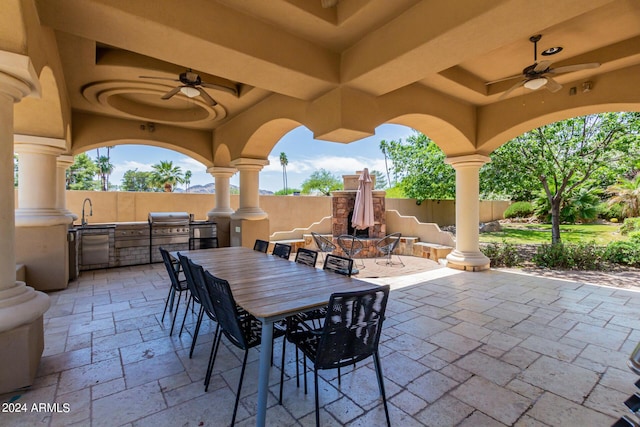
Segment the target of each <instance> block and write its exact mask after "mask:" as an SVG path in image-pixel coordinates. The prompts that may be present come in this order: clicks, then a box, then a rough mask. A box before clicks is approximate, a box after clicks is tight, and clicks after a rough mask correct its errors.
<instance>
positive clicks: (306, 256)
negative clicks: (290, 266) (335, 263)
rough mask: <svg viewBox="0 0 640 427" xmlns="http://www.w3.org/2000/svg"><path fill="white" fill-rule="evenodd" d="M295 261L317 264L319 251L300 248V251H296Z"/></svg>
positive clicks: (313, 265)
mask: <svg viewBox="0 0 640 427" xmlns="http://www.w3.org/2000/svg"><path fill="white" fill-rule="evenodd" d="M295 261H296V262H297V263H298V264H304V265H309V266H311V267H315V266H316V262H317V261H318V252H316V251H313V250H311V249H306V248H300V249H298V252H296V259H295Z"/></svg>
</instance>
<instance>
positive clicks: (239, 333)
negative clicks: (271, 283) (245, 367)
mask: <svg viewBox="0 0 640 427" xmlns="http://www.w3.org/2000/svg"><path fill="white" fill-rule="evenodd" d="M204 279H205V280H204V284H205V287H206V289H207V292H208V294H209V297H210V298H211V302H212V304H213V310H214V312H215V315H216V319H217V321H218V324H219V325H220V328H222V332H223V333H224V334H225V336H226V337H227V338H228V339H229V341H231V342H232V343H233V344H234V345H235V346H237V347H239V348H241V349H243V350H246V349H248V345H247V340H246V337H245V334H244V333H243V330H242V326H241V323H240V320H239V315H238V308H237V305H236V302H235V300H234V299H233V295H232V293H231V287H230V286H229V282H227V281H226V280H223V279H219V278H217V277H215V276H213V275H212V274H211V273H209V272H208V271H205V272H204Z"/></svg>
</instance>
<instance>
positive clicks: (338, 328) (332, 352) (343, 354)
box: [280, 285, 391, 426]
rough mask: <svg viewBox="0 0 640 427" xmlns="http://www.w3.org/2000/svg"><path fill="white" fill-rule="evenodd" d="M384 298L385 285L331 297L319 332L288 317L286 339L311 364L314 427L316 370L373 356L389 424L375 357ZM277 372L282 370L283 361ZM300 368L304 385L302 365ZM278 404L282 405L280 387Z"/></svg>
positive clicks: (337, 366)
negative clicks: (313, 386) (312, 371)
mask: <svg viewBox="0 0 640 427" xmlns="http://www.w3.org/2000/svg"><path fill="white" fill-rule="evenodd" d="M388 298H389V286H388V285H386V286H380V287H377V288H373V289H370V290H366V291H356V292H344V293H335V294H332V295H331V299H330V300H329V306H328V310H327V315H326V318H325V320H324V325H323V327H322V328H321V329H311V328H309V327H308V324H307V323H305V322H296V318H295V317H291V318H289V319H290V320H289V324H288V325H287V339H288V340H289V341H291V342H293V343H294V344H295V345H296V348H297V349H300V350H301V351H302V353H303V354H304V355H305V360H306V359H307V358H308V359H309V360H310V361H311V362H312V363H313V368H314V385H315V407H316V426H319V425H320V411H319V407H320V404H319V395H318V371H319V370H325V369H339V368H340V367H342V366H347V365H353V364H355V363H356V362H359V361H362V360H365V359H367V358H369V357H373V362H374V366H375V370H376V376H377V379H378V387H379V389H380V395H381V396H382V402H383V404H384V412H385V416H386V420H387V425H388V426H390V425H391V422H390V420H389V410H388V408H387V398H386V394H385V390H384V377H383V375H382V367H381V365H380V356H379V354H378V344H379V342H380V333H381V331H382V322H383V320H384V313H385V310H386V307H387V301H388ZM281 369H282V370H284V358H283V364H282V366H281ZM304 369H305V383H306V363H305V368H304ZM280 403H282V386H281V387H280Z"/></svg>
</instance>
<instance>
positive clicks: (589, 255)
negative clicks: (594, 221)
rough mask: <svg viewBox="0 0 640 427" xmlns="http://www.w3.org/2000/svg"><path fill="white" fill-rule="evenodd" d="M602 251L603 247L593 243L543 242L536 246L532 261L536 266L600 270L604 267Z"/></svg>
mask: <svg viewBox="0 0 640 427" xmlns="http://www.w3.org/2000/svg"><path fill="white" fill-rule="evenodd" d="M604 252H605V251H604V249H603V248H601V247H600V246H597V245H596V244H595V243H579V244H576V245H565V244H562V243H556V244H551V245H548V244H544V245H540V246H539V247H538V251H537V252H536V254H535V255H534V256H533V260H532V261H533V262H534V263H535V264H536V265H537V266H538V267H547V268H563V269H573V268H575V269H580V270H601V269H603V268H604V267H605V266H604V263H603V261H602V260H603V258H604Z"/></svg>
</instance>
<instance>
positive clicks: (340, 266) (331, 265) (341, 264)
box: [322, 254, 353, 276]
mask: <svg viewBox="0 0 640 427" xmlns="http://www.w3.org/2000/svg"><path fill="white" fill-rule="evenodd" d="M322 269H323V270H329V271H332V272H334V273H338V274H343V275H345V276H351V272H352V271H353V259H351V258H347V257H343V256H340V255H333V254H327V257H326V258H325V259H324V265H323V266H322Z"/></svg>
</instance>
